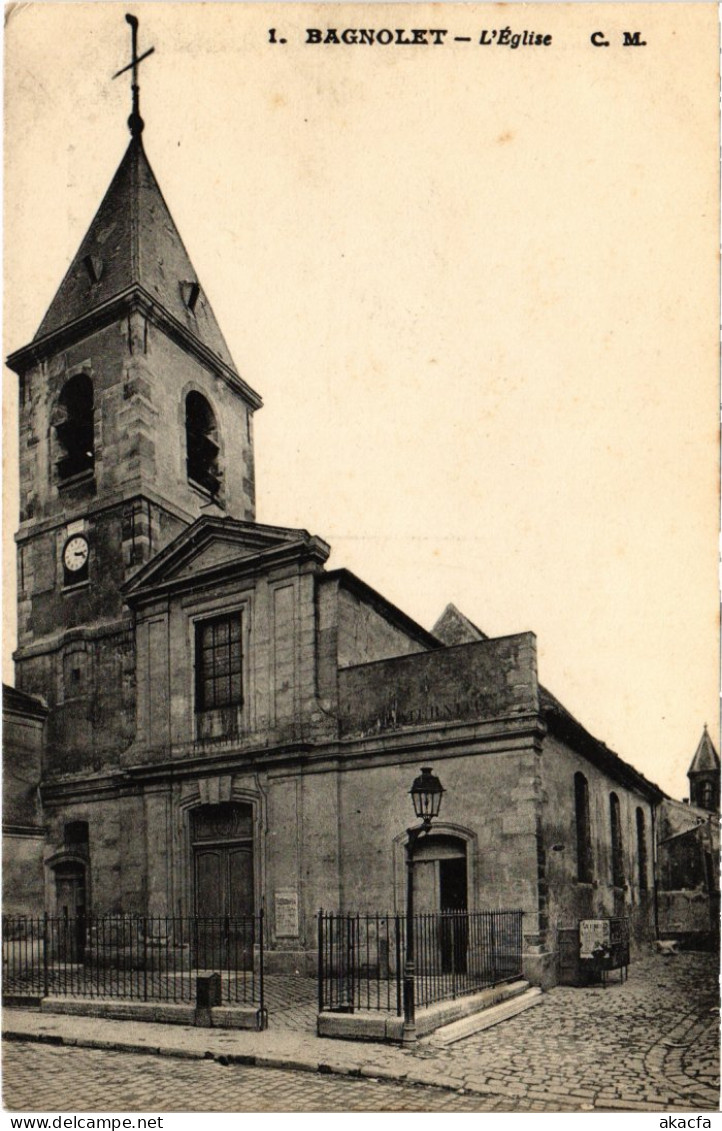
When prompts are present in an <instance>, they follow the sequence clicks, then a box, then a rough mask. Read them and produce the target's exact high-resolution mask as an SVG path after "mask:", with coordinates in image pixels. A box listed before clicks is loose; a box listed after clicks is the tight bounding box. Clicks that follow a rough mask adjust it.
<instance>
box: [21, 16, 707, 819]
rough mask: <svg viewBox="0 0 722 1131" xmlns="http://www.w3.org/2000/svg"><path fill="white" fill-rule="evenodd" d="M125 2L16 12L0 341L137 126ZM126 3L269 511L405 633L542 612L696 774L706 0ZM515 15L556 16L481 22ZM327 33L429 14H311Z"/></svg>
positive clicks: (650, 742)
mask: <svg viewBox="0 0 722 1131" xmlns="http://www.w3.org/2000/svg"><path fill="white" fill-rule="evenodd" d="M126 8H127V5H119V4H111V3H95V4H78V5H72V4H67V5H60V4H55V3H46V4H39V5H27V6H24V5H17V6H16V7H15V8H14V9H13V10H12V11H10V12H9V14H8V17H7V26H6V35H5V148H4V155H5V164H4V237H5V238H4V250H5V274H4V336H3V348H4V355H5V356H7V354H8V353H9V352H11V351H13V350H15V349H17V348H19V347H20V346H23V345H25V344H26V343H27V342H29V341H30V340H31V338H32V337H33V335H34V334H35V332H36V330H37V328H38V326H39V324H40V321H41V319H42V317H43V314H44V313H45V311H46V309H47V307H48V305H49V304H50V301H51V299H52V297H53V295H54V293H55V291H56V289H57V287H58V286H59V284H60V281H61V279H62V277H63V275H64V272H65V270H66V269H67V266H68V264H69V262H70V260H71V258H72V257H73V255H74V253H75V251H76V250H77V248H78V245H79V244H80V241H81V239H82V237H83V235H84V234H85V231H86V229H87V227H88V225H89V223H90V221H91V219H92V216H93V214H94V212H95V209H96V208H97V206H98V204H99V203H100V200H101V198H102V196H103V194H104V192H105V190H106V188H107V186H108V184H109V182H110V180H111V178H112V176H113V174H114V172H115V169H116V168H117V165H118V164H119V162H120V160H121V158H122V155H123V153H124V150H125V148H126V145H127V142H128V133H127V127H126V124H125V123H126V118H127V116H128V113H129V109H130V106H129V99H130V95H129V83H128V81H127V76H124V77H123V78H121V79H118V80H116V81H111V75H112V74H113V73H114V72H115V71H116V70H118V69H119V68H120V67H121V66H123V65H124V63H126V62H127V61H128V59H129V52H130V40H129V29H128V25H127V24H126V23H125V20H124V18H123V17H124V13H125V11H126ZM132 11H133V12H135V14H136V15H137V16H138V17H139V18H140V49H141V51H142V50H145V49H147V48H148V47H149V46H151V45H153V46H154V47H155V53H154V54H153V55H152V56H151V57H150V58H148V60H147V61H145V62H144V63H143V64H141V68H140V69H141V112H142V114H143V117H144V118H145V121H146V129H145V133H144V143H145V147H146V151H147V153H148V156H149V159H150V162H151V165H152V166H153V169H154V171H155V174H156V176H157V178H158V180H159V183H160V185H161V188H162V190H163V193H164V195H165V198H166V200H167V202H168V204H169V207H170V209H171V212H172V214H173V217H174V219H175V221H176V224H177V226H178V228H179V230H180V232H181V235H182V237H183V239H184V242H185V244H186V247H187V249H188V251H189V254H190V256H191V260H192V262H193V264H194V266H195V268H196V270H197V272H198V276H199V279H200V280H201V283H202V285H203V287H204V290H205V291H206V293H207V295H208V296H209V299H210V302H211V305H212V306H213V308H214V311H215V314H216V316H217V318H218V321H219V323H220V325H221V327H222V329H223V332H224V334H225V337H226V340H227V342H228V345H229V348H230V350H231V354H232V356H233V357H234V359H235V362H236V365H237V367H238V370H239V372H240V373H241V374H242V376H243V377H244V379H245V380H246V381H247V382H248V383H249V384H250V385H251V386H252V387H253V388H255V389H256V390H257V391H258V392H259V393H260V394H261V395H262V397H263V399H264V407H263V409H262V410H261V411H259V412H258V413H257V414H256V418H255V447H256V482H257V492H258V494H257V518H258V521H260V522H267V523H272V524H283V525H288V526H302V527H305V528H306V529H308V530H310V531H311V532H313V533H316V534H319V535H321V536H322V537H323V538H325V539H326V540H327V541H329V542H330V543H331V545H332V547H333V553H332V557H331V559H330V562H329V565H330V567H332V568H336V567H340V566H344V567H346V568H348V569H351V570H353V571H354V572H355V573H357V574H358V575H359V576H361V577H362V578H363V579H364V580H365V581H367V582H368V583H369V584H370V585H372V586H373V587H374V588H376V589H378V590H379V591H380V592H381V593H383V594H384V595H385V596H386V597H387V598H389V599H390V600H391V601H393V602H394V603H395V604H397V605H399V606H400V607H401V608H402V609H404V610H405V611H406V612H407V613H409V614H410V615H411V616H413V617H414V618H415V619H417V620H418V621H419V622H420V623H421V624H423V625H424V626H425V627H427V628H431V627H432V625H433V623H434V621H435V620H436V619H437V617H438V616H439V615H440V613H441V612H442V611H443V609H444V607H445V606H446V604H447V603H448V602H454V603H455V604H456V605H457V607H458V608H459V609H461V610H462V612H464V613H465V614H466V615H467V616H468V617H469V618H470V619H471V620H472V621H474V622H475V623H476V624H477V625H478V626H479V627H480V628H482V629H483V630H484V632H486V633H488V634H489V635H492V636H496V635H506V634H509V633H516V632H525V631H528V630H531V631H533V632H534V633H535V634H536V636H537V642H538V655H539V677H540V680H541V682H542V683H543V684H544V685H545V686H546V687H548V688H549V689H550V690H551V691H552V692H553V693H554V694H555V695H556V696H557V697H558V698H560V699H561V700H562V702H563V703H564V704H565V706H566V707H567V708H568V709H569V710H570V711H571V712H572V713H573V714H575V715H576V717H577V718H578V719H579V720H580V721H581V722H582V723H583V724H584V725H585V727H586V728H587V729H588V730H589V731H590V732H591V733H592V734H594V735H596V736H597V737H598V738H600V739H602V740H603V741H604V742H606V743H607V745H608V746H610V747H611V748H612V749H613V750H615V751H616V752H617V753H618V754H620V755H621V756H622V757H623V758H625V759H626V760H628V761H629V762H631V763H632V764H633V765H634V766H635V767H636V768H637V769H639V770H640V771H641V772H642V773H644V774H645V775H646V776H647V777H648V778H650V779H651V780H653V781H655V782H656V783H657V784H659V785H660V786H661V787H662V788H663V789H665V790H666V791H668V792H669V793H670V794H671V795H672V796H675V797H683V796H686V794H687V780H686V776H685V775H686V770H687V768H688V766H689V763H690V761H691V759H692V756H693V754H694V751H695V748H696V745H697V743H698V741H699V738H700V735H701V733H702V727H703V724H704V723H705V722H707V723H708V724H709V726H710V731H711V733H712V735H713V738H714V741H715V743H716V744H717V745H718V729H717V719H718V713H719V707H718V686H719V676H718V671H719V664H718V615H717V609H718V598H717V593H718V586H717V531H718V504H717V485H718V441H717V435H718V424H717V421H718V407H717V406H718V348H717V336H718V335H717V322H718V311H719V298H718V294H719V284H718V263H717V232H718V176H719V165H718V140H717V139H718V132H717V130H718V125H717V77H716V71H717V55H716V47H717V13H716V8H715V5H713V4H685V5H675V4H657V5H646V4H634V5H627V6H625V5H616V4H605V5H594V4H585V5H574V6H568V5H558V4H548V5H538V6H532V7H531V8H530V7H524V6H522V5H507V6H503V7H502V6H499V5H496V6H483V5H478V6H477V5H435V6H433V7H432V6H423V5H416V4H412V5H406V6H403V7H401V6H398V7H393V6H387V5H366V6H357V5H351V4H349V5H343V6H340V5H333V4H329V5H325V6H324V7H323V8H314V7H312V6H303V5H297V4H294V3H291V4H285V5H276V6H273V5H255V4H224V5H221V4H206V5H196V4H194V3H187V4H183V5H172V4H166V3H154V4H135V5H133V7H132ZM506 26H509V27H511V28H512V31H523V30H524V29H527V30H534V31H536V32H537V33H540V34H541V33H543V34H545V35H547V34H548V35H551V36H552V42H551V44H550V45H548V46H543V45H539V46H519V47H518V48H517V49H512V48H511V47H509V46H503V45H499V44H498V42H495V40H496V39H498V38H499V32H500V31H501V30H502V29H503V28H504V27H506ZM329 27H334V28H337V29H339V30H340V29H342V28H345V27H347V28H361V27H362V28H374V29H379V28H391V29H396V28H422V29H431V28H436V29H438V28H444V29H446V30H447V35H446V37H444V42H443V43H442V44H440V45H432V44H427V45H419V46H416V47H408V46H402V45H388V46H383V45H381V44H375V45H373V46H361V45H358V44H356V45H352V44H349V45H344V44H332V43H330V44H323V43H321V44H314V43H307V42H306V39H307V38H308V33H307V29H308V28H320V29H326V28H329ZM270 28H275V29H276V31H275V36H274V38H275V39H276V40H277V42H276V43H272V42H270V39H271V36H270V34H269V29H270ZM483 29H487V33H488V35H487V38H492V43H491V44H490V45H484V46H482V45H481V44H480V43H479V39H480V38H481V32H482V30H483ZM625 30H626V31H628V32H634V31H637V30H640V31H641V33H642V38H643V40H644V43H645V46H644V47H642V46H639V47H627V48H624V47H623V46H622V43H623V33H624V31H625ZM494 31H496V32H497V35H496V37H493V36H492V35H491V33H492V32H494ZM597 31H603V33H604V38H605V41H606V42H608V43H609V46H608V47H599V48H597V47H594V46H593V45H592V44H591V41H590V37H591V35H592V33H594V32H597ZM324 34H325V30H324ZM456 36H468V37H469V42H457V41H456V39H455V37H456ZM427 38H429V37H427ZM280 39H285V40H286V42H285V43H280V42H278V40H280ZM4 377H5V380H4V424H5V428H4V449H3V470H4V478H3V483H4V523H5V527H4V529H5V538H4V549H5V553H4V571H3V572H4V586H3V592H4V600H5V605H4V609H5V632H4V650H3V655H4V678H5V679H6V680H8V681H9V682H12V662H11V659H10V654H11V652H12V648H13V646H14V602H15V589H14V571H15V566H14V546H13V542H12V533H13V531H14V530H15V528H16V525H17V495H16V490H15V484H14V469H15V467H16V462H17V442H16V435H15V434H16V413H17V406H16V396H15V391H16V385H17V381H16V378H15V376H14V375H13V374H12V373H10V372H9V371H8V370H6V371H5V375H4Z"/></svg>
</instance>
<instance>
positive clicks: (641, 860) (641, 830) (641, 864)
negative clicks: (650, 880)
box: [637, 808, 647, 891]
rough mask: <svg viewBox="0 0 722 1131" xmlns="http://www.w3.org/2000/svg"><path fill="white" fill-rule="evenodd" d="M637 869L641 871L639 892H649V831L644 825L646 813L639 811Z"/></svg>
mask: <svg viewBox="0 0 722 1131" xmlns="http://www.w3.org/2000/svg"><path fill="white" fill-rule="evenodd" d="M637 868H638V870H639V890H640V891H646V890H647V829H646V826H645V824H644V811H643V810H642V809H639V808H638V809H637Z"/></svg>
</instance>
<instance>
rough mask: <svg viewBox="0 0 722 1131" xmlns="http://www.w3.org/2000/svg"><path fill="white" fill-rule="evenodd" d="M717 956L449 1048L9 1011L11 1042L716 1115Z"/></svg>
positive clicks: (656, 960)
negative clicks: (404, 1046)
mask: <svg viewBox="0 0 722 1131" xmlns="http://www.w3.org/2000/svg"><path fill="white" fill-rule="evenodd" d="M718 993H719V991H718V979H717V959H716V957H715V956H713V955H705V954H681V955H679V956H678V957H676V958H670V959H664V958H661V957H659V956H648V957H644V958H642V959H640V960H638V961H637V962H635V963H634V964H633V965H632V966H631V967H630V971H629V980H628V981H627V982H625V983H624V984H619V983H613V984H610V985H608V986H607V987H606V988H605V989H602V988H589V989H574V988H570V987H556V988H555V989H553V990H550V991H549V992H548V993H547V994H545V995H543V998H542V1001H541V1003H540V1004H539V1005H538V1006H536V1007H535V1008H534V1009H532V1010H529V1011H528V1012H527V1013H524V1014H521V1015H519V1016H518V1017H515V1018H511V1019H509V1020H507V1021H504V1022H502V1023H501V1024H500V1025H498V1026H496V1027H494V1028H491V1029H487V1030H486V1031H485V1032H482V1033H478V1034H475V1035H473V1036H470V1037H468V1038H466V1039H464V1040H462V1041H460V1042H459V1043H457V1044H453V1045H451V1046H446V1047H443V1046H440V1044H439V1043H438V1042H437V1043H435V1038H434V1036H433V1035H432V1036H431V1037H429V1038H427V1039H426V1040H423V1041H419V1042H418V1043H417V1045H416V1047H415V1048H414V1049H413V1050H412V1051H406V1050H403V1049H401V1048H398V1047H395V1046H389V1045H381V1044H376V1043H372V1042H368V1043H367V1042H359V1041H339V1040H330V1039H327V1038H320V1037H315V1036H313V1035H312V1034H311V1033H309V1032H304V1031H299V1030H291V1029H284V1028H281V1027H280V1024H279V1019H276V1023H275V1024H274V1018H273V1016H272V1017H271V1028H269V1029H268V1030H266V1031H265V1032H263V1033H256V1032H251V1031H242V1030H228V1029H226V1030H222V1029H201V1028H190V1027H186V1026H179V1025H162V1024H157V1023H142V1022H132V1021H113V1020H105V1019H103V1020H99V1019H96V1018H89V1017H77V1016H67V1015H62V1014H51V1013H43V1012H41V1011H35V1010H22V1009H10V1008H8V1009H6V1010H5V1011H4V1017H3V1035H4V1037H5V1038H6V1039H10V1040H21V1041H26V1040H30V1041H46V1042H50V1043H54V1044H65V1045H69V1046H77V1047H86V1048H93V1049H112V1050H116V1051H125V1052H135V1053H140V1052H142V1053H155V1054H157V1055H160V1056H166V1057H183V1058H193V1059H206V1058H212V1059H215V1060H217V1061H219V1062H220V1063H222V1064H234V1063H236V1064H251V1065H256V1066H259V1067H274V1068H287V1069H297V1070H299V1069H300V1070H304V1071H309V1072H321V1073H338V1074H340V1075H346V1076H355V1077H367V1078H373V1079H377V1080H398V1081H404V1082H406V1083H413V1084H424V1085H427V1086H428V1085H432V1086H435V1087H440V1088H447V1089H452V1090H454V1091H463V1092H470V1093H475V1094H479V1095H495V1096H499V1095H501V1096H509V1097H528V1098H529V1099H530V1100H531V1099H537V1098H538V1099H542V1100H545V1101H547V1102H556V1103H558V1105H559V1106H558V1110H559V1111H565V1110H567V1111H568V1110H588V1111H602V1110H605V1111H610V1110H617V1111H688V1112H690V1111H691V1112H700V1111H703V1112H706V1111H717V1110H718V1109H719V1008H718V1007H719V996H718Z"/></svg>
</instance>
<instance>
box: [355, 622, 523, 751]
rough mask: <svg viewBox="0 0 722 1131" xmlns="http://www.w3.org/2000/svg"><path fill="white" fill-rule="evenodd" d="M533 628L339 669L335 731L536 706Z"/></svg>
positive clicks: (390, 727)
mask: <svg viewBox="0 0 722 1131" xmlns="http://www.w3.org/2000/svg"><path fill="white" fill-rule="evenodd" d="M538 706H539V704H538V689H537V682H536V642H535V638H534V635H533V633H521V634H519V635H518V636H503V637H499V638H497V639H495V640H484V641H480V642H479V643H476V644H462V645H459V646H457V647H454V648H443V649H438V650H436V651H433V652H426V653H421V654H418V655H414V656H405V657H401V658H399V659H392V660H384V661H382V662H380V663H373V664H366V665H360V666H358V667H353V668H347V669H345V670H343V671H340V672H339V730H340V734H341V736H342V737H346V736H351V735H359V736H360V735H365V734H369V735H371V734H383V733H388V732H391V731H397V730H400V729H402V728H404V727H411V726H417V727H418V726H425V725H429V724H443V723H448V722H450V721H451V720H469V719H493V718H502V717H509V716H521V715H527V714H532V713H535V712H536V711H537V710H538Z"/></svg>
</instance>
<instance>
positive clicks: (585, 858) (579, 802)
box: [574, 774, 592, 884]
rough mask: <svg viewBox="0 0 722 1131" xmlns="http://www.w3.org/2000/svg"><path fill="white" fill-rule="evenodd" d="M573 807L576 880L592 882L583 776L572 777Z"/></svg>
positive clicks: (589, 831)
mask: <svg viewBox="0 0 722 1131" xmlns="http://www.w3.org/2000/svg"><path fill="white" fill-rule="evenodd" d="M574 807H575V811H576V820H577V879H578V880H579V882H580V883H581V884H590V883H591V882H592V831H591V826H590V822H589V786H588V784H587V779H586V778H585V777H584V774H575V775H574Z"/></svg>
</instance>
